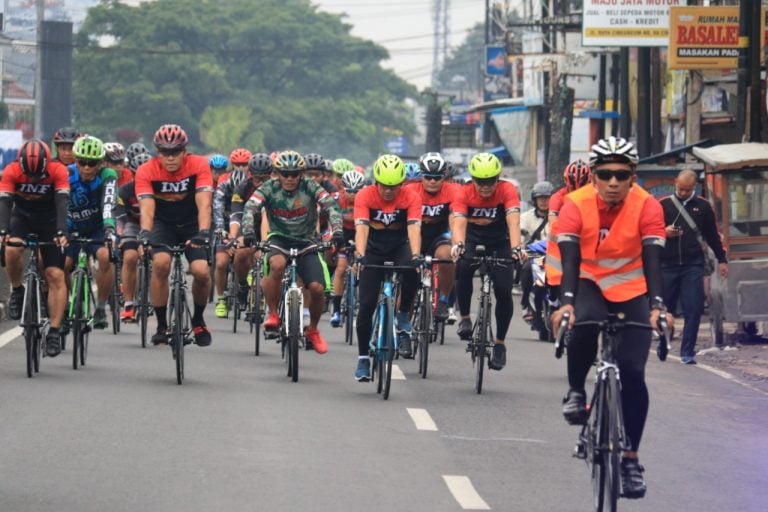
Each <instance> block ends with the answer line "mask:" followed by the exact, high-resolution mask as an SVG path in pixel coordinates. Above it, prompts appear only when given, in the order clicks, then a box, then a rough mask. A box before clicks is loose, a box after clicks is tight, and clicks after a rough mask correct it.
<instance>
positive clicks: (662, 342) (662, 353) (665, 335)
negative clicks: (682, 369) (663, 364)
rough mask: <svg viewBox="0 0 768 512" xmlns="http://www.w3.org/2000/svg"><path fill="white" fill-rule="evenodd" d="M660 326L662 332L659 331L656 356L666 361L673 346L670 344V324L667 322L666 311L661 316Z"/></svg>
mask: <svg viewBox="0 0 768 512" xmlns="http://www.w3.org/2000/svg"><path fill="white" fill-rule="evenodd" d="M659 328H660V330H661V332H660V333H659V344H658V345H657V346H656V356H657V357H658V358H659V361H666V360H667V355H668V354H669V351H670V349H671V348H672V347H671V346H670V344H669V338H670V333H669V325H668V324H667V316H666V315H665V314H664V313H662V314H661V315H660V316H659Z"/></svg>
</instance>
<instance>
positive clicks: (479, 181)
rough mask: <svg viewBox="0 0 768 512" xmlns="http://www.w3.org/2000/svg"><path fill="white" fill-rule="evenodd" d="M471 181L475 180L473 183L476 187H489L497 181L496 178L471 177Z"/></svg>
mask: <svg viewBox="0 0 768 512" xmlns="http://www.w3.org/2000/svg"><path fill="white" fill-rule="evenodd" d="M472 181H474V182H475V184H476V185H477V186H478V187H491V186H493V185H495V184H496V183H498V181H499V179H498V178H473V179H472Z"/></svg>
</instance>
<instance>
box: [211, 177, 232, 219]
mask: <svg viewBox="0 0 768 512" xmlns="http://www.w3.org/2000/svg"><path fill="white" fill-rule="evenodd" d="M228 188H229V180H221V181H220V182H219V185H218V186H217V187H216V192H215V193H214V194H213V227H214V228H215V229H216V231H220V230H222V229H224V211H225V210H226V202H227V201H226V199H227V192H228V191H227V190H226V189H228Z"/></svg>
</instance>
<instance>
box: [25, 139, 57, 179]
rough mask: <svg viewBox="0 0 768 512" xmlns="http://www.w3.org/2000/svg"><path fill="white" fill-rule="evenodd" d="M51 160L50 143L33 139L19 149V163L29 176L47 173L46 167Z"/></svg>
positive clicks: (36, 176)
mask: <svg viewBox="0 0 768 512" xmlns="http://www.w3.org/2000/svg"><path fill="white" fill-rule="evenodd" d="M50 160H51V150H50V149H49V148H48V144H46V143H45V142H43V141H41V140H37V139H32V140H28V141H27V142H25V143H24V144H22V146H21V149H19V165H20V166H21V170H22V172H23V173H24V174H26V175H27V176H31V177H34V178H39V177H42V176H44V175H45V169H46V167H47V165H48V162H49V161H50Z"/></svg>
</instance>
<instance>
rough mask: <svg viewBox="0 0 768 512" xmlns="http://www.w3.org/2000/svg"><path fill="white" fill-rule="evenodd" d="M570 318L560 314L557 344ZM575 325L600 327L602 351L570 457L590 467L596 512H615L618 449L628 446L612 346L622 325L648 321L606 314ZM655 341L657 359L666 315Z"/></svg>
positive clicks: (664, 350)
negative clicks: (588, 404) (635, 320)
mask: <svg viewBox="0 0 768 512" xmlns="http://www.w3.org/2000/svg"><path fill="white" fill-rule="evenodd" d="M569 318H570V314H569V313H567V312H566V313H565V315H563V319H562V320H561V322H560V328H559V331H558V336H557V337H558V343H562V341H563V340H562V338H563V337H564V336H565V333H566V331H567V330H568V329H567V325H568V320H569ZM575 325H577V326H587V325H594V326H598V327H599V328H600V332H601V337H602V350H601V352H600V356H599V358H598V361H597V362H596V363H595V367H596V381H595V389H594V392H593V394H592V400H591V402H590V406H589V408H588V409H587V418H586V421H585V423H584V426H583V427H582V429H581V432H580V433H579V440H578V442H577V443H576V448H575V449H574V454H573V456H574V457H576V458H578V459H582V460H584V461H585V462H586V463H587V466H588V467H589V468H590V469H591V478H592V494H593V498H594V507H595V511H596V512H602V511H603V510H604V509H605V510H608V511H610V512H616V507H617V501H618V498H619V486H620V485H621V484H620V476H619V464H620V462H619V458H620V456H621V453H622V451H625V450H627V449H628V447H629V441H628V438H627V435H626V432H625V430H624V417H623V414H622V406H621V380H620V378H619V368H618V365H617V363H616V358H615V354H616V347H617V345H618V342H619V340H620V338H621V331H622V330H623V329H624V327H637V328H640V329H653V327H652V326H650V325H649V324H644V323H639V322H630V321H625V320H624V318H623V314H619V315H616V314H613V313H611V314H608V316H607V318H606V320H605V321H585V322H576V323H575ZM659 330H660V333H659V342H658V346H657V349H656V353H657V356H658V357H659V359H660V360H661V361H664V360H666V358H667V354H668V353H669V349H670V347H669V341H668V340H669V327H668V325H667V321H666V314H664V313H662V314H661V316H660V317H659Z"/></svg>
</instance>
